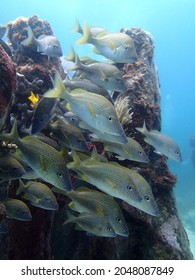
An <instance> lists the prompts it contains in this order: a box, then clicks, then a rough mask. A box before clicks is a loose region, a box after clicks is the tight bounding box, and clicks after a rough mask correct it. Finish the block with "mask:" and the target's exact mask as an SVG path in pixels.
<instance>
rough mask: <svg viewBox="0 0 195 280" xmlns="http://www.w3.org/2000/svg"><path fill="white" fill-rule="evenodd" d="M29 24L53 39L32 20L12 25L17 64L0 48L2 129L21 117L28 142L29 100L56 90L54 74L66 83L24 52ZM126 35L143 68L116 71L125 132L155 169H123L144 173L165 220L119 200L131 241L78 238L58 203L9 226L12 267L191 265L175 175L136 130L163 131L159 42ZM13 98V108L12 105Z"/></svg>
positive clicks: (50, 65)
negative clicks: (124, 262)
mask: <svg viewBox="0 0 195 280" xmlns="http://www.w3.org/2000/svg"><path fill="white" fill-rule="evenodd" d="M27 24H29V25H30V26H31V28H32V30H33V32H34V34H35V36H36V37H37V36H39V35H40V34H42V33H45V34H47V35H51V34H53V33H52V29H51V27H50V25H49V23H48V22H47V21H44V20H40V19H39V18H38V17H36V16H33V17H31V18H28V19H26V18H19V19H17V20H16V21H14V22H10V23H9V24H8V35H7V36H8V39H9V41H10V43H11V49H12V55H13V60H12V59H11V58H10V57H9V56H8V55H7V54H6V52H5V51H4V50H3V49H2V48H1V47H0V65H1V67H0V74H1V85H0V117H1V119H2V118H3V116H4V115H6V114H5V113H6V112H9V115H8V113H7V115H6V118H5V119H4V121H3V125H2V129H4V130H6V131H9V130H10V129H11V127H12V123H13V118H15V117H17V119H18V120H19V129H20V131H21V134H24V135H25V131H26V130H28V128H29V127H30V124H31V118H32V108H31V106H30V101H29V100H28V97H29V95H30V92H31V91H33V92H35V93H38V94H39V95H40V96H41V95H42V94H43V93H44V92H45V91H46V90H48V89H49V88H51V87H52V84H51V79H50V76H51V75H52V74H53V73H54V71H55V69H58V71H59V72H60V74H61V76H62V77H63V78H65V76H66V74H65V72H64V71H63V68H62V65H61V62H60V59H58V58H51V59H50V61H49V62H48V59H47V57H46V56H43V55H41V54H39V53H38V52H36V50H35V47H34V46H32V47H30V48H23V47H22V46H21V45H20V43H21V41H22V40H23V39H24V38H25V37H26V32H27V31H26V27H27ZM121 32H124V33H126V34H128V35H130V36H131V37H132V39H133V40H134V43H135V48H136V51H137V54H138V57H139V61H137V62H135V63H128V64H117V67H118V68H119V69H120V70H121V71H122V72H123V77H124V79H125V81H126V84H127V86H128V90H127V92H125V93H122V94H120V97H121V98H125V97H128V100H129V101H128V109H130V112H133V114H132V115H131V121H130V122H129V123H127V122H126V123H124V129H125V132H126V135H127V136H130V137H133V138H134V139H135V140H137V141H138V142H139V143H140V144H141V145H142V147H143V148H144V150H145V152H146V153H147V155H148V157H149V159H150V163H149V164H145V163H137V162H133V161H129V160H124V161H122V162H120V164H121V165H124V166H126V167H129V168H131V169H133V170H137V171H139V173H140V174H141V175H142V176H143V177H144V178H145V179H146V180H147V181H148V183H149V184H150V186H151V188H152V191H153V194H154V197H155V199H156V203H157V205H158V208H159V212H160V215H159V216H158V217H152V216H150V215H148V214H146V213H143V212H142V211H140V210H138V209H137V208H134V207H131V206H130V205H128V204H127V203H125V202H121V201H119V200H117V202H118V203H119V205H120V206H121V209H122V211H123V214H124V217H125V220H126V222H127V225H128V228H129V232H130V234H129V237H128V238H127V237H122V236H117V237H116V238H101V237H94V236H87V235H85V234H84V233H83V232H80V231H76V230H74V226H73V225H72V224H70V225H67V226H63V225H62V224H63V222H64V219H65V210H66V206H67V198H66V197H64V196H62V195H57V199H58V202H59V205H60V210H59V211H57V212H56V213H55V214H54V212H52V211H46V210H43V209H38V208H35V207H33V206H30V205H28V206H29V208H30V210H31V213H32V216H33V220H32V221H31V222H21V221H16V220H11V219H9V228H8V229H9V232H8V235H7V243H8V248H7V257H6V258H7V259H77V260H82V259H89V260H91V259H111V260H113V259H132V260H136V259H139V260H140V259H142V260H149V259H154V260H156V259H157V260H164V259H166V260H172V259H177V260H181V259H182V260H187V259H192V258H193V256H192V253H191V251H190V246H189V240H188V237H187V234H186V232H185V229H184V227H183V225H182V222H181V220H180V217H179V214H178V211H177V204H176V201H175V196H174V190H173V188H174V187H175V186H176V177H175V176H174V175H173V174H171V173H170V171H169V169H168V166H167V162H166V158H165V157H163V156H159V155H157V154H155V153H154V152H153V148H152V147H151V146H149V145H148V144H146V143H145V142H144V140H143V135H142V134H141V133H140V132H138V131H137V130H136V129H135V127H141V126H142V125H143V122H144V120H145V121H146V123H147V127H148V129H149V130H150V129H157V130H160V128H161V107H160V85H159V76H158V70H157V67H156V65H155V62H154V41H153V38H152V35H151V34H150V33H148V32H146V31H144V30H142V29H140V28H130V29H122V30H121ZM16 73H17V74H16ZM16 85H17V86H16ZM115 95H116V94H115V93H114V94H113V97H114V98H115V99H116V96H115ZM117 95H118V94H117ZM13 98H14V101H13V102H11V100H12V99H13ZM117 98H118V97H117ZM0 129H1V127H0ZM104 156H107V157H109V154H107V153H104ZM17 187H18V181H13V182H12V184H11V186H9V194H11V195H12V197H14V196H15V193H16V189H17ZM3 215H4V208H2V207H1V204H0V219H1V218H3V217H4V216H3ZM0 222H1V220H0ZM0 243H1V239H0ZM21 248H22V250H21ZM0 254H1V253H0ZM4 254H5V252H4ZM4 256H5V255H3V257H4ZM3 257H2V256H1V258H3Z"/></svg>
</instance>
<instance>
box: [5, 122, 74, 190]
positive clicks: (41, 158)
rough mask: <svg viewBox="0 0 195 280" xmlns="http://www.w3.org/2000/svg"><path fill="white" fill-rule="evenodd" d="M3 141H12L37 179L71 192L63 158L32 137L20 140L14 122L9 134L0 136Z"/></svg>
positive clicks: (51, 148)
mask: <svg viewBox="0 0 195 280" xmlns="http://www.w3.org/2000/svg"><path fill="white" fill-rule="evenodd" d="M0 139H1V140H4V141H13V142H14V143H15V144H16V145H17V146H18V148H19V150H20V152H21V153H22V157H23V159H24V161H25V162H26V163H27V164H28V165H29V166H30V167H31V168H32V169H33V170H34V171H35V172H36V174H37V175H38V177H39V178H41V179H43V180H44V181H46V182H48V183H50V184H52V185H54V186H55V187H57V188H61V189H63V190H71V189H72V184H71V180H70V175H69V172H68V169H67V166H66V161H65V159H64V158H63V156H62V155H61V154H60V153H59V152H58V151H57V150H55V149H54V148H53V147H50V146H49V145H47V144H46V143H43V142H41V141H39V140H38V139H36V138H35V137H33V136H25V137H24V138H22V139H21V138H20V137H19V135H18V131H17V122H16V120H15V121H14V124H13V127H12V130H11V133H4V134H1V135H0Z"/></svg>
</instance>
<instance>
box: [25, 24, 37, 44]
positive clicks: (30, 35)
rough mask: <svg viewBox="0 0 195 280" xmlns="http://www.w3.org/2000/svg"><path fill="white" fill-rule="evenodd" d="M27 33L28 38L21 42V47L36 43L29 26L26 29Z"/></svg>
mask: <svg viewBox="0 0 195 280" xmlns="http://www.w3.org/2000/svg"><path fill="white" fill-rule="evenodd" d="M27 32H28V37H27V38H26V39H24V40H23V41H22V42H21V44H22V45H23V46H29V45H31V44H35V43H36V42H37V40H36V38H35V36H34V34H33V31H32V29H31V27H30V26H29V25H28V28H27Z"/></svg>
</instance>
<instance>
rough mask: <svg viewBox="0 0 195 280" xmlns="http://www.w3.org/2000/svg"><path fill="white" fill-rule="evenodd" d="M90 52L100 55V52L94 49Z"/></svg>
mask: <svg viewBox="0 0 195 280" xmlns="http://www.w3.org/2000/svg"><path fill="white" fill-rule="evenodd" d="M92 51H93V52H94V53H96V54H101V52H100V51H99V50H98V49H97V48H96V47H94V48H93V49H92Z"/></svg>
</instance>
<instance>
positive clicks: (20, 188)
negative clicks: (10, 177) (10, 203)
mask: <svg viewBox="0 0 195 280" xmlns="http://www.w3.org/2000/svg"><path fill="white" fill-rule="evenodd" d="M19 183H20V184H19V187H18V189H17V191H16V195H19V194H21V193H22V192H24V190H25V185H24V183H23V181H22V180H21V179H19Z"/></svg>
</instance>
